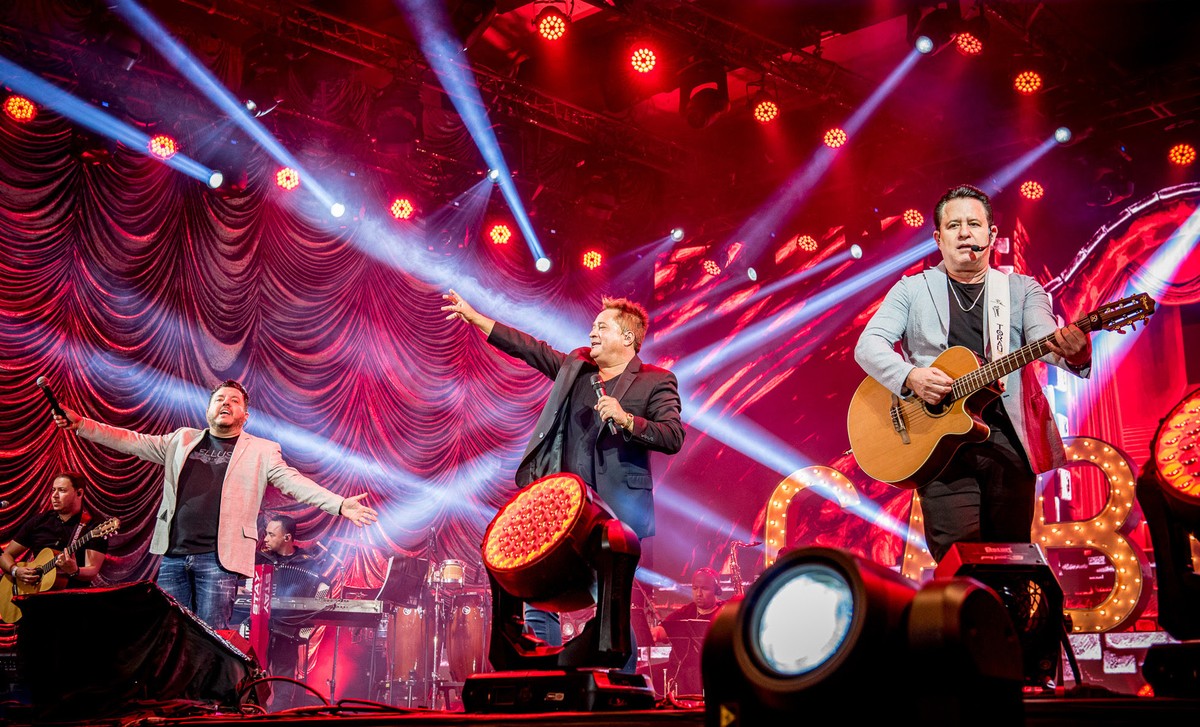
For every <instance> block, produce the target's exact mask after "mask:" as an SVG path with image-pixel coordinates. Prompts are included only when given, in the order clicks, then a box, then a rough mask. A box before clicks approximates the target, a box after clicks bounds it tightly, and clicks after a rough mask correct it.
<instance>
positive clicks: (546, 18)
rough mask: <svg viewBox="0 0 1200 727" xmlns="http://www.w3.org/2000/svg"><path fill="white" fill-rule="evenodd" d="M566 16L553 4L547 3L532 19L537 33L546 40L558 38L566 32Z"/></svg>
mask: <svg viewBox="0 0 1200 727" xmlns="http://www.w3.org/2000/svg"><path fill="white" fill-rule="evenodd" d="M567 22H568V19H567V16H565V15H563V12H562V11H561V10H559V9H558V8H556V7H554V6H553V5H548V6H546V7H545V8H543V9H542V11H541V12H540V13H538V14H537V17H536V18H534V19H533V24H534V25H535V26H537V29H538V34H539V35H541V36H542V37H543V38H545V39H546V40H558V39H559V38H561V37H563V35H565V34H566V32H567Z"/></svg>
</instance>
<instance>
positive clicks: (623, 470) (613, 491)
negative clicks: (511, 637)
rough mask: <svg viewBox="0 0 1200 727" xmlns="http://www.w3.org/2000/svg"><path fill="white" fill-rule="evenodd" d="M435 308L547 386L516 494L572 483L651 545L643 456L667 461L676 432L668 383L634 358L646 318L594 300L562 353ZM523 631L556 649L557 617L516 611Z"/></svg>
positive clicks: (477, 316) (457, 308) (617, 302)
mask: <svg viewBox="0 0 1200 727" xmlns="http://www.w3.org/2000/svg"><path fill="white" fill-rule="evenodd" d="M442 298H444V299H445V300H446V301H447V305H444V306H442V310H443V311H447V312H448V313H449V315H448V316H447V319H455V318H456V319H458V320H462V321H466V322H467V323H470V324H471V325H473V326H475V327H476V328H478V329H479V330H481V331H483V332H484V334H486V335H487V337H488V338H487V341H488V343H489V344H491V345H492V346H495V347H496V348H498V349H499V350H501V351H503V352H504V353H507V354H508V355H510V356H514V357H516V358H519V359H521V360H522V361H524V362H525V363H527V364H529V365H530V366H532V367H533V368H535V369H537V370H538V371H540V372H542V373H543V374H545V375H546V376H547V377H548V378H550V379H553V380H554V386H553V387H552V388H551V389H550V396H549V398H548V399H547V401H546V405H545V406H544V407H543V408H542V414H541V416H540V417H538V421H537V425H536V426H535V428H534V432H533V436H531V437H530V439H529V444H528V445H526V447H525V453H524V455H523V456H522V457H521V464H520V465H519V466H518V467H517V473H516V483H517V485H518V486H520V487H524V486H525V485H528V484H529V483H531V482H533V481H535V480H537V479H539V478H541V477H545V476H546V475H549V474H553V473H555V472H569V473H572V474H575V475H578V476H579V477H580V478H581V479H582V480H583V481H584V482H586V483H587V484H588V486H589V487H591V488H592V489H593V490H595V491H596V493H597V494H599V495H600V499H601V500H603V501H604V503H606V504H607V505H608V507H609V509H611V510H612V512H613V514H614V515H616V517H617V519H619V520H621V522H623V523H625V524H626V525H628V526H629V527H630V528H631V529H632V530H633V532H634V533H636V534H637V536H638V537H639V538H646V537H649V536H651V535H653V534H654V495H653V484H654V483H653V480H652V479H651V475H650V453H651V452H663V453H664V454H675V453H676V452H678V451H679V449H680V448H681V447H682V446H683V436H684V432H683V423H682V421H681V420H680V405H679V384H678V382H677V381H676V380H675V374H673V373H671V372H670V371H667V370H666V369H663V368H659V367H657V366H651V365H650V364H646V363H643V362H642V360H641V359H640V358H638V351H640V350H641V347H642V341H643V340H644V339H645V337H646V328H647V324H648V322H649V319H648V316H647V315H646V309H645V308H643V307H642V306H640V305H638V304H637V303H634V302H632V301H629V300H626V299H624V298H615V299H614V298H604V299H603V301H602V303H603V309H602V310H601V311H600V314H599V315H597V316H596V320H595V321H594V322H593V323H592V330H591V333H590V334H589V339H590V340H589V343H590V345H589V346H586V347H583V348H577V349H575V350H574V351H571V352H570V353H563V352H561V351H557V350H555V349H554V347H552V346H550V345H549V344H547V343H545V342H543V341H538V340H536V339H534V338H533V337H532V336H529V335H528V334H525V333H522V332H520V331H518V330H515V329H513V328H510V327H508V326H506V325H504V324H503V323H497V322H496V321H494V320H492V319H491V318H488V317H487V316H485V315H483V314H481V313H479V312H478V311H476V310H475V309H474V308H473V307H471V304H470V303H468V302H466V301H465V300H463V299H462V297H461V296H460V295H459V294H458V293H456V292H454V291H453V290H451V291H450V292H449V293H448V294H446V295H443V296H442ZM597 375H598V376H599V377H600V380H601V381H602V382H603V383H604V391H605V392H606V394H605V395H604V396H601V397H599V399H597V397H596V393H595V390H594V388H593V385H592V377H593V376H597ZM609 420H611V421H612V428H611V429H610V427H609V424H608V423H607V422H608V421H609ZM613 430H615V432H614V431H613ZM525 621H526V625H527V626H529V627H530V628H532V630H533V632H534V634H535V635H536V636H538V638H541V639H542V640H544V641H546V642H547V643H549V644H552V645H560V644H561V643H562V632H561V630H560V628H559V623H558V619H557V614H546V613H545V612H543V611H538V610H537V609H533V608H530V607H528V606H526V610H525Z"/></svg>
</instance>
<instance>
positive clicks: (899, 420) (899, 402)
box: [846, 293, 1154, 489]
mask: <svg viewBox="0 0 1200 727" xmlns="http://www.w3.org/2000/svg"><path fill="white" fill-rule="evenodd" d="M1152 313H1154V301H1153V300H1152V299H1151V298H1150V296H1148V295H1146V294H1145V293H1138V294H1137V295H1133V296H1130V297H1128V298H1122V299H1121V300H1118V301H1116V302H1114V303H1108V304H1107V305H1103V306H1101V307H1100V308H1097V309H1096V310H1095V311H1092V312H1091V313H1089V314H1087V316H1085V317H1084V318H1083V319H1081V320H1079V321H1076V322H1075V325H1076V326H1078V327H1079V329H1080V330H1082V331H1083V332H1084V333H1090V332H1092V331H1095V330H1099V329H1103V330H1106V331H1118V332H1120V333H1125V330H1124V329H1125V327H1126V326H1129V327H1131V328H1132V327H1134V326H1135V324H1136V323H1137V322H1138V321H1144V320H1146V319H1147V318H1149V317H1150V315H1151V314H1152ZM1053 340H1054V335H1053V334H1051V335H1049V336H1046V337H1045V338H1042V339H1039V340H1037V341H1034V342H1032V343H1029V344H1027V345H1025V346H1022V347H1021V348H1019V349H1017V350H1016V351H1013V352H1011V353H1009V354H1008V355H1006V356H1002V357H1001V358H998V359H996V360H995V361H991V362H988V363H982V364H981V362H980V361H979V358H978V357H977V356H976V355H975V353H974V352H972V351H971V350H970V349H967V348H964V347H962V346H954V347H952V348H948V349H946V350H945V351H943V352H942V353H941V355H939V356H938V357H937V359H935V360H934V362H933V363H932V364H931V366H932V367H933V368H937V369H941V370H942V371H945V372H946V373H947V374H949V375H950V377H951V378H952V379H954V384H953V385H952V386H951V389H950V393H949V394H947V395H946V397H945V398H944V399H942V400H941V401H940V402H938V403H937V404H928V403H926V402H925V401H923V400H921V399H919V398H917V397H916V396H909V397H907V398H900V397H899V396H896V395H895V394H893V393H892V392H890V391H888V390H887V389H885V388H884V387H883V385H882V384H880V383H879V382H878V381H876V380H875V379H873V378H870V377H867V379H866V380H864V381H863V382H862V383H861V384H859V386H858V389H857V390H856V391H855V392H854V397H853V399H851V401H850V411H849V413H848V414H847V417H846V419H847V429H848V431H849V435H850V448H851V451H852V452H853V453H854V459H855V460H857V461H858V466H859V467H860V468H861V469H862V471H863V472H865V473H866V474H867V475H868V476H870V477H872V478H874V479H876V480H879V481H880V482H886V483H888V484H892V485H895V486H897V487H902V488H906V489H912V488H915V487H920V486H921V485H923V484H925V483H926V482H928V481H929V480H931V479H933V478H934V477H935V476H936V475H937V474H938V473H939V472H941V471H942V470H943V469H945V467H946V465H947V464H948V463H949V461H950V458H951V457H952V456H953V455H954V452H955V451H957V450H958V448H959V447H960V446H962V445H963V444H967V443H969V442H982V441H984V440H986V439H987V438H988V435H990V434H991V429H990V428H989V427H988V426H987V425H986V424H984V423H983V420H982V419H980V412H982V411H983V409H984V407H985V406H987V405H988V404H989V403H991V402H992V401H993V400H995V399H996V397H998V396H1000V393H1001V391H1000V388H999V386H997V382H998V381H1000V379H1002V378H1004V377H1005V376H1007V375H1008V374H1010V373H1012V372H1013V371H1016V370H1017V369H1019V368H1021V367H1022V366H1025V365H1026V364H1029V363H1032V362H1034V361H1036V360H1038V359H1039V358H1041V357H1043V356H1045V355H1046V354H1048V353H1050V349H1049V348H1047V346H1046V343H1047V342H1048V341H1053Z"/></svg>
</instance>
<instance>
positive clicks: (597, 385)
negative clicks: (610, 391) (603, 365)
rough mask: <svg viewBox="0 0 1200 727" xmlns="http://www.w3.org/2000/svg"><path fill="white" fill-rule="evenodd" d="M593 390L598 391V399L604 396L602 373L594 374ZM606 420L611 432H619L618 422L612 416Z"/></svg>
mask: <svg viewBox="0 0 1200 727" xmlns="http://www.w3.org/2000/svg"><path fill="white" fill-rule="evenodd" d="M592 390H593V391H595V392H596V398H597V399H599V398H600V397H602V396H604V382H603V381H601V380H600V374H592ZM604 422H605V423H606V424H608V433H609V434H616V433H617V423H616V422H614V421H613V418H612V417H609V418H607V419H605V420H604Z"/></svg>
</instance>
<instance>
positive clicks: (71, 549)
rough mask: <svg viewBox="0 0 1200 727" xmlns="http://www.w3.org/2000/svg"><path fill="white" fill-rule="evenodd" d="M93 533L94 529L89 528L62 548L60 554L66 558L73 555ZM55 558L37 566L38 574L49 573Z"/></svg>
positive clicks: (52, 568) (53, 567) (53, 566)
mask: <svg viewBox="0 0 1200 727" xmlns="http://www.w3.org/2000/svg"><path fill="white" fill-rule="evenodd" d="M95 533H96V531H95V530H89V531H88V532H86V533H84V534H83V535H80V536H79V537H78V538H76V539H75V542H73V543H71V544H70V545H68V546H67V547H66V548H65V549H64V550H63V552H62V554H63V555H64V556H66V557H68V558H71V557H73V556H74V555H75V551H76V550H79V549H80V548H81V547H83V546H84V545H86V544H87V542H88V541H89V540H91V539H92V537H93V536H94V535H95ZM57 560H58V559H57V558H55V559H54V560H51V561H50V562H49V563H46V564H45V565H43V566H42V567H40V568H38V575H43V576H44V575H46V574H47V573H49V572H50V571H52V570H54V569H55V568H56V567H57V566H55V565H54V563H55V561H57Z"/></svg>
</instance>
